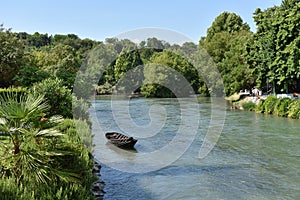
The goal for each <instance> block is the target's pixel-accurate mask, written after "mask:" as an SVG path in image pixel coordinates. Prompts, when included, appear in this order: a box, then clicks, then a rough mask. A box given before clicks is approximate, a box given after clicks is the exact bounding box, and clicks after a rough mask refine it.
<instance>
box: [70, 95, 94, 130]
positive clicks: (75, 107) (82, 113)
mask: <svg viewBox="0 0 300 200" xmlns="http://www.w3.org/2000/svg"><path fill="white" fill-rule="evenodd" d="M72 99H73V101H72V111H73V118H74V119H81V120H83V121H86V122H87V123H88V124H89V125H90V126H91V125H92V121H91V119H90V114H89V112H88V109H89V107H90V103H88V102H86V101H85V100H84V99H82V98H81V99H77V97H75V96H73V97H72Z"/></svg>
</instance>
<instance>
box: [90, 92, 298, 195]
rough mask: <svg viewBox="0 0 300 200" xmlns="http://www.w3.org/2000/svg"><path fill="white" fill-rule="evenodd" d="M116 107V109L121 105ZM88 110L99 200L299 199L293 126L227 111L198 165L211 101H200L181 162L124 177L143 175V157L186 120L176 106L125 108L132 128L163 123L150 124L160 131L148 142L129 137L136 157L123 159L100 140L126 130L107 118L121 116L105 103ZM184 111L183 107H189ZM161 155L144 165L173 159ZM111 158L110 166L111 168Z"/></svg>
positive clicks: (134, 104)
mask: <svg viewBox="0 0 300 200" xmlns="http://www.w3.org/2000/svg"><path fill="white" fill-rule="evenodd" d="M118 101H119V102H117V103H120V104H122V103H124V101H125V100H121V99H120V100H118ZM93 106H94V108H95V109H94V111H91V113H92V116H93V120H94V121H95V120H96V121H97V123H93V133H94V134H95V137H94V143H95V152H94V154H95V156H96V158H98V159H99V160H100V161H101V162H102V164H103V167H102V170H101V175H102V179H103V180H104V182H105V183H106V185H105V188H104V190H105V191H106V194H105V196H104V198H105V199H107V200H116V199H124V200H125V199H126V200H127V199H159V200H160V199H172V200H174V199H175V200H176V199H300V189H299V188H300V121H299V120H292V119H287V118H280V117H274V116H270V115H263V114H257V113H254V112H242V111H230V110H227V112H226V119H225V124H224V127H223V131H222V134H221V136H220V138H219V140H218V142H217V145H216V146H215V147H214V149H213V150H212V151H211V152H210V153H209V154H208V155H207V156H206V157H205V158H203V159H200V158H199V149H200V146H201V145H202V143H203V139H204V136H205V134H206V132H207V130H208V127H209V123H210V120H211V115H210V114H211V104H210V101H209V100H208V99H203V100H201V101H200V103H199V108H198V109H197V110H196V111H197V112H199V113H200V121H199V120H198V119H197V118H196V117H193V116H190V115H191V113H189V114H187V116H188V121H187V122H185V123H191V124H198V123H199V122H200V123H199V126H198V128H197V130H196V135H195V137H194V138H193V141H192V143H191V144H189V143H188V144H189V145H188V149H187V150H186V151H185V152H183V155H182V156H180V157H178V158H177V159H174V161H173V162H170V163H169V164H167V165H165V166H163V167H162V168H159V169H156V170H149V171H147V172H143V173H132V171H131V170H133V171H136V172H139V169H143V170H142V171H144V170H145V169H148V168H147V167H148V165H149V157H148V156H147V155H148V153H149V152H153V151H156V150H161V149H162V148H163V147H164V146H166V145H168V144H169V143H170V142H171V141H172V139H173V138H174V137H175V136H176V132H178V129H179V128H178V127H179V126H180V125H181V124H180V122H181V120H182V117H181V116H182V115H185V114H184V113H182V112H181V111H180V109H179V102H178V101H177V100H176V99H143V98H137V99H131V100H130V103H129V104H128V108H129V113H130V117H131V120H132V122H134V123H135V124H136V125H138V126H140V127H143V126H147V125H149V123H151V117H153V116H154V117H155V118H156V119H158V122H159V121H160V120H161V121H163V123H162V125H161V124H159V123H157V125H158V126H161V127H160V128H159V129H157V130H155V131H156V134H154V135H151V134H150V133H147V134H148V135H147V134H146V133H145V134H146V136H147V137H144V136H145V135H143V134H142V133H141V135H140V137H139V136H138V134H137V135H134V136H135V137H137V138H138V139H139V141H138V143H137V144H136V146H135V151H129V152H126V151H124V150H120V149H118V148H116V147H114V146H112V145H110V144H107V142H106V140H105V138H104V136H103V134H104V132H106V131H112V130H114V131H120V127H123V126H126V124H128V123H129V122H128V121H127V120H128V119H125V118H126V117H125V115H124V116H122V115H121V116H119V118H118V119H117V120H118V121H116V118H114V115H113V113H114V112H125V111H124V110H123V109H119V110H116V109H115V110H114V109H113V110H112V109H111V107H112V104H111V101H110V100H97V101H95V102H94V103H93ZM113 106H114V104H113ZM184 106H186V107H189V101H186V102H185V105H184ZM118 108H120V107H118ZM216 109H218V108H216ZM220 109H221V108H220ZM149 112H150V113H151V114H149ZM220 112H222V111H221V110H220ZM122 117H124V118H122ZM193 120H198V121H193ZM121 129H122V128H121ZM154 129H155V128H154ZM132 131H133V132H134V130H133V129H132ZM191 131H192V130H191ZM128 134H130V133H128ZM180 140H182V142H183V144H184V142H185V141H184V140H187V141H188V139H187V138H184V137H183V138H180ZM168 153H169V155H168ZM140 155H144V156H140ZM161 155H162V157H161V158H158V159H157V160H151V162H153V163H154V162H156V161H157V163H159V162H161V161H166V160H167V158H168V156H169V157H172V151H170V152H165V153H162V154H161ZM164 156H165V157H164ZM111 157H114V158H116V159H112V160H110V158H111ZM137 161H138V162H137ZM145 166H146V167H145ZM149 166H150V165H149ZM126 169H130V170H126ZM151 169H152V168H151ZM128 171H130V172H128Z"/></svg>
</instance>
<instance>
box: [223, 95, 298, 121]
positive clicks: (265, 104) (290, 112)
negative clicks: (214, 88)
mask: <svg viewBox="0 0 300 200" xmlns="http://www.w3.org/2000/svg"><path fill="white" fill-rule="evenodd" d="M227 100H228V101H229V102H230V104H231V109H239V110H247V111H255V112H258V113H266V114H273V115H276V116H281V117H289V118H293V119H300V101H299V99H295V98H290V97H283V98H277V97H276V96H274V95H269V96H257V97H250V96H247V97H243V98H242V97H240V96H238V95H237V94H235V95H232V96H231V97H228V98H227Z"/></svg>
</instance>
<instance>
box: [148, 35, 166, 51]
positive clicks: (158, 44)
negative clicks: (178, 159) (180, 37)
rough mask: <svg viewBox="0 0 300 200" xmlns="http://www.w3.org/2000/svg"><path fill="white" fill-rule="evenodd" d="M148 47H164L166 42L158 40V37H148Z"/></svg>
mask: <svg viewBox="0 0 300 200" xmlns="http://www.w3.org/2000/svg"><path fill="white" fill-rule="evenodd" d="M147 47H150V48H155V49H164V42H163V41H161V40H158V39H157V38H155V37H153V38H148V39H147Z"/></svg>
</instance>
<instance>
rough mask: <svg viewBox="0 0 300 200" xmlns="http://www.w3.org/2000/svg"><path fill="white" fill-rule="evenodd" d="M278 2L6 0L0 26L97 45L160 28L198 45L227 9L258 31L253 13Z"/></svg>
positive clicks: (267, 0) (2, 9)
mask: <svg viewBox="0 0 300 200" xmlns="http://www.w3.org/2000/svg"><path fill="white" fill-rule="evenodd" d="M280 4H281V0H207V1H203V0H151V1H150V0H148V1H142V0H106V1H104V0H72V1H71V0H26V1H24V0H6V1H2V2H1V4H0V5H1V12H0V24H3V25H4V27H5V28H12V31H14V32H28V33H31V34H33V33H34V32H39V33H48V34H49V35H55V34H69V33H72V34H76V35H78V36H79V37H80V38H82V39H83V38H90V39H93V40H98V41H104V40H105V38H109V37H116V36H118V35H120V34H122V33H124V32H128V31H132V30H137V29H141V28H156V29H163V30H169V31H175V32H177V33H179V34H181V35H183V36H185V37H186V38H188V39H190V41H193V42H195V43H198V41H199V39H200V37H202V36H205V35H206V30H207V28H208V27H209V26H210V25H211V24H212V22H213V20H214V19H215V18H216V17H217V16H218V15H219V14H221V13H222V12H223V11H228V12H234V13H236V14H238V15H240V16H241V17H242V19H243V20H244V22H246V23H248V24H249V26H250V28H251V31H253V32H255V30H256V26H255V23H254V21H253V12H254V11H255V9H256V8H261V9H262V10H264V9H266V8H269V7H273V6H274V5H280ZM147 30H150V31H147ZM144 32H151V29H145V31H144ZM125 35H126V34H125ZM137 35H139V34H137ZM141 35H142V34H141ZM154 36H155V35H154ZM156 37H158V38H159V35H157V36H156ZM159 39H164V40H166V38H159ZM139 40H141V39H139ZM166 41H167V40H166ZM168 42H169V41H168Z"/></svg>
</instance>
